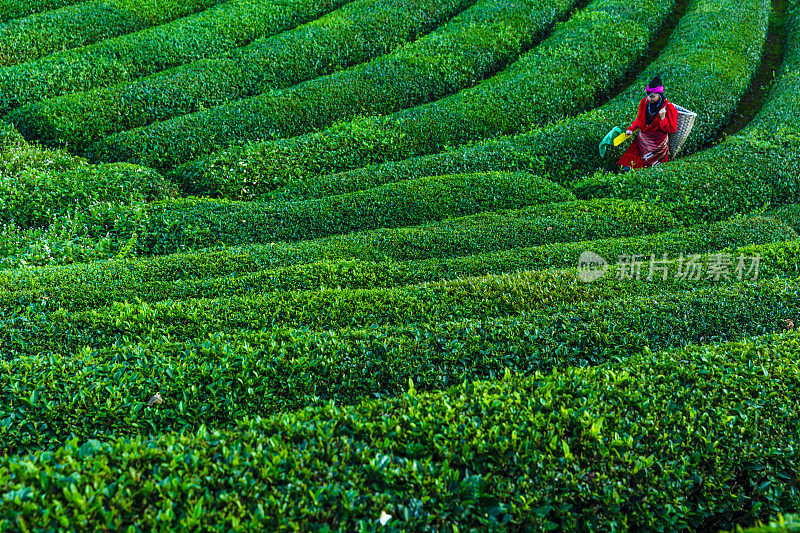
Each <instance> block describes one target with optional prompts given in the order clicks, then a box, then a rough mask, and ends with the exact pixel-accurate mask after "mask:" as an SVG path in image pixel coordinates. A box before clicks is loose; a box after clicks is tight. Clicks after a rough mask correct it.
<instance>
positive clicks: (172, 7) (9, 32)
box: [0, 0, 223, 66]
mask: <svg viewBox="0 0 800 533" xmlns="http://www.w3.org/2000/svg"><path fill="white" fill-rule="evenodd" d="M221 1H223V0H193V1H189V2H185V1H183V2H181V1H176V0H93V1H90V2H83V3H79V4H75V5H72V6H67V7H63V8H61V9H58V10H55V11H48V12H46V13H42V14H38V15H31V16H29V17H26V18H23V19H19V20H14V21H12V22H9V23H7V24H4V25H2V26H0V43H2V45H0V66H8V65H14V64H17V63H24V62H25V61H32V60H34V59H37V58H39V57H42V56H46V55H48V54H52V53H54V52H58V51H61V50H67V49H69V48H76V47H78V46H83V45H86V44H91V43H94V42H97V41H102V40H104V39H109V38H111V37H116V36H118V35H122V34H125V33H131V32H134V31H139V30H143V29H145V28H149V27H151V26H158V25H160V24H164V23H166V22H169V21H171V20H174V19H177V18H181V17H185V16H187V15H191V14H192V13H195V12H197V11H202V10H203V9H206V8H208V7H210V6H213V5H215V4H218V3H220V2H221Z"/></svg>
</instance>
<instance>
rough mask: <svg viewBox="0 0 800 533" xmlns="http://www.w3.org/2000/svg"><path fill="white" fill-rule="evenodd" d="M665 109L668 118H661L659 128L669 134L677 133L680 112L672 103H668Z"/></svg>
mask: <svg viewBox="0 0 800 533" xmlns="http://www.w3.org/2000/svg"><path fill="white" fill-rule="evenodd" d="M664 109H665V110H666V116H665V117H664V118H661V117H659V118H661V120H660V122H659V124H658V127H659V128H661V129H662V130H664V131H666V132H667V133H675V132H676V131H678V110H677V108H676V107H675V106H674V105H672V104H671V103H667V105H665V106H664Z"/></svg>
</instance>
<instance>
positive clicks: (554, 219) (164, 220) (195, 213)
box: [118, 190, 676, 259]
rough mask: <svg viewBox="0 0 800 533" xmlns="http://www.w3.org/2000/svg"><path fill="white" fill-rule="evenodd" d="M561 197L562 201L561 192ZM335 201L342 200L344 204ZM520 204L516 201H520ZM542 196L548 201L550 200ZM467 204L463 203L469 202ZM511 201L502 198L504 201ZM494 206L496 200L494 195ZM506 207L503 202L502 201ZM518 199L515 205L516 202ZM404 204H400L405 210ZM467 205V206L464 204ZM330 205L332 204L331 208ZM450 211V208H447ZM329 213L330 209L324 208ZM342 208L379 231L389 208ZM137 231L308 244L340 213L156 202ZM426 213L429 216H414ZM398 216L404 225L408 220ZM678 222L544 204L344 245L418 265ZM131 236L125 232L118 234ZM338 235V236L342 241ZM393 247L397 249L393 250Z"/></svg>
mask: <svg viewBox="0 0 800 533" xmlns="http://www.w3.org/2000/svg"><path fill="white" fill-rule="evenodd" d="M554 195H555V196H562V193H560V192H559V191H557V190H554ZM333 198H334V202H335V201H336V200H337V198H335V197H333ZM512 198H513V197H512ZM544 199H545V197H542V198H541V200H544ZM452 200H454V204H453V205H452V206H451V207H450V209H453V208H455V209H453V210H454V211H457V210H459V209H464V210H469V208H470V207H472V209H475V208H477V207H478V206H477V205H475V204H473V203H472V202H471V201H470V200H469V199H467V200H466V202H463V201H461V202H460V201H458V200H457V199H454V198H453V199H452ZM462 200H463V199H462ZM498 201H499V202H503V201H504V199H503V198H502V197H500V198H498ZM486 202H487V203H488V204H491V203H493V202H494V200H492V199H491V198H490V197H489V198H487V199H486ZM499 202H498V203H499ZM514 202H515V200H513V199H510V203H514ZM404 203H405V202H404V201H403V200H402V199H400V201H398V202H397V204H399V205H403V204H404ZM464 203H466V206H465V207H461V206H459V204H461V205H464ZM327 206H331V204H330V203H328V204H327ZM444 206H445V207H444V210H443V211H444V212H446V209H447V205H446V203H445V204H444ZM323 207H326V206H325V204H323ZM343 207H344V206H339V207H337V209H339V208H341V209H342V215H343V216H342V217H341V218H340V220H341V223H340V225H341V226H346V225H350V227H351V228H352V229H355V228H354V227H353V226H359V225H360V226H361V227H363V228H365V229H366V228H374V227H375V224H374V221H373V220H370V219H369V218H364V217H365V216H367V215H368V214H369V213H371V212H372V213H374V215H373V216H378V214H379V213H380V210H381V207H380V203H379V202H376V203H375V204H373V205H372V206H370V205H367V206H366V207H367V208H369V209H370V211H363V210H362V207H361V206H359V205H358V204H357V203H354V204H353V208H351V209H350V210H349V212H348V211H347V210H345V209H344V208H343ZM135 215H136V216H135V217H134V218H133V220H132V226H133V227H132V228H131V229H130V230H129V231H133V232H136V234H137V235H138V246H137V249H138V250H139V251H140V252H141V253H142V254H149V255H152V254H164V253H174V252H176V251H184V250H189V249H197V248H204V247H209V246H213V245H219V244H227V245H231V244H247V243H272V242H275V241H282V240H290V241H294V240H308V239H313V238H315V237H323V236H326V235H330V234H331V230H332V228H335V227H336V226H333V224H332V223H333V222H335V219H334V218H333V217H334V216H335V211H334V210H332V209H331V210H328V209H324V208H323V209H319V210H311V209H310V208H309V206H308V205H307V204H305V203H302V204H291V203H289V204H285V205H282V206H277V207H276V206H271V205H268V204H267V205H260V204H248V203H231V202H226V201H222V202H220V201H197V200H188V201H184V200H175V201H171V202H161V203H156V204H151V205H150V206H149V207H148V209H147V212H146V213H145V214H144V215H142V214H140V213H138V212H137V213H135ZM420 215H422V217H424V216H425V215H426V213H425V211H424V210H423V211H421V212H418V213H409V214H408V216H409V218H410V217H414V216H416V217H417V218H418V219H419V218H420ZM402 216H403V214H402V213H397V214H396V215H395V216H394V217H387V218H389V219H392V220H397V219H399V218H400V217H402ZM675 226H676V224H675V222H674V219H673V218H672V215H671V214H669V212H668V211H665V210H659V209H653V207H652V205H651V204H647V203H636V202H633V203H630V202H615V201H613V200H612V201H606V200H599V201H592V202H559V203H551V204H545V205H536V206H533V207H527V208H523V209H519V210H508V211H496V212H481V213H477V214H474V215H469V216H465V217H457V218H449V219H445V220H442V221H439V222H429V223H427V224H424V225H421V226H411V227H399V228H380V229H372V230H367V231H362V232H358V233H354V234H352V235H344V236H343V237H341V238H340V239H341V240H344V241H354V242H355V243H357V245H362V246H363V245H366V243H368V242H369V243H370V246H372V247H373V253H375V254H378V255H380V254H387V253H390V254H391V255H393V256H394V257H397V258H402V259H411V258H419V257H430V256H431V255H433V256H436V257H442V256H446V255H464V254H469V253H476V252H479V251H486V250H487V249H488V250H491V249H497V248H504V247H505V248H510V247H515V246H521V245H524V244H528V245H532V244H543V243H549V242H560V241H569V240H584V239H590V238H598V237H614V236H619V237H621V236H624V235H641V234H643V233H652V232H654V231H664V230H666V229H671V228H673V227H675ZM118 231H120V232H121V234H120V235H121V236H125V235H126V234H129V233H126V232H125V229H120V230H118ZM336 238H337V237H333V239H336ZM389 249H391V251H388V250H389Z"/></svg>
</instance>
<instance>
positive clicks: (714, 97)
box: [174, 0, 770, 199]
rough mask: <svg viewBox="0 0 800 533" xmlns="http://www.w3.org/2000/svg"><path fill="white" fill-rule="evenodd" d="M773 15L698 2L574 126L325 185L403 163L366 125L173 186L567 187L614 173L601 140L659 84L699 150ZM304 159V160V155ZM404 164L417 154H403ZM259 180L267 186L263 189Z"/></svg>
mask: <svg viewBox="0 0 800 533" xmlns="http://www.w3.org/2000/svg"><path fill="white" fill-rule="evenodd" d="M769 7H770V3H769V2H765V1H763V0H748V1H746V2H733V1H730V0H702V1H700V0H698V1H694V2H691V3H690V5H689V7H688V10H687V12H686V14H685V15H684V16H683V17H681V20H680V22H679V24H678V26H677V28H676V29H675V30H674V32H673V34H672V36H671V38H670V41H669V44H668V45H667V46H666V48H665V49H664V50H663V51H662V53H661V54H660V55H659V57H658V58H657V59H656V60H655V61H654V62H653V63H652V64H651V65H650V66H649V67H648V68H646V69H645V70H644V72H643V73H642V74H641V75H640V76H639V77H638V78H637V80H636V81H635V82H634V83H633V85H632V86H631V88H630V89H628V90H626V91H624V92H623V93H622V94H620V95H619V96H617V97H616V98H614V99H613V100H612V101H611V102H609V103H608V104H605V105H603V106H601V107H599V108H597V109H595V110H593V111H589V112H587V113H584V114H582V115H579V116H578V117H576V118H574V119H567V120H565V121H563V122H560V123H558V124H556V125H552V126H547V127H542V128H536V129H534V130H532V131H530V132H528V133H525V134H521V135H518V136H515V137H499V138H497V139H494V140H489V141H486V142H483V143H478V144H475V145H472V146H467V147H463V148H459V149H453V150H450V151H445V152H443V153H440V154H436V155H430V156H422V157H414V158H410V159H407V160H404V161H399V162H389V163H385V164H382V165H374V166H371V167H367V168H362V169H359V170H352V171H349V172H342V173H340V174H334V175H330V176H322V177H320V176H319V175H320V174H328V173H332V172H338V171H342V170H346V169H348V168H358V167H364V166H366V165H367V163H370V162H376V163H380V162H382V161H385V160H390V159H397V157H396V156H395V155H393V154H392V153H391V150H390V149H389V148H386V149H384V148H381V149H380V150H377V149H375V150H373V149H371V148H369V147H367V148H363V147H362V146H360V145H364V144H366V143H364V140H363V139H370V137H369V135H370V134H371V132H372V131H373V129H372V128H373V126H372V125H370V124H368V125H367V126H365V128H361V129H358V128H353V131H348V130H347V129H340V130H335V129H331V130H328V131H326V132H322V133H320V134H311V135H306V136H303V137H298V138H296V139H290V140H287V141H283V142H275V143H273V144H269V145H267V144H262V145H253V146H251V147H245V148H242V149H237V150H231V151H230V152H227V153H224V154H221V155H219V156H218V157H217V156H215V157H214V158H209V159H207V160H205V161H203V162H198V163H197V164H191V165H187V166H185V167H182V168H181V172H180V174H181V175H179V176H176V177H175V178H174V181H176V182H177V183H180V184H181V186H182V187H186V186H187V185H185V184H184V182H190V183H192V186H193V187H194V189H193V190H197V191H204V192H207V193H210V194H221V195H224V196H230V197H238V196H239V195H240V194H242V192H241V191H242V189H243V188H245V187H246V188H247V189H248V191H249V193H250V194H251V195H255V196H265V195H266V196H267V197H270V198H275V199H278V198H281V199H301V198H309V197H320V196H327V195H331V194H341V193H343V192H348V191H353V190H358V189H362V188H369V187H374V186H376V185H379V184H382V183H386V182H390V181H398V180H403V179H413V178H417V177H421V176H427V175H436V174H442V173H450V172H472V171H483V170H486V169H498V170H499V169H509V170H518V169H519V170H523V169H531V170H532V171H534V172H537V173H541V174H542V175H548V176H552V178H553V179H555V180H558V181H566V180H567V179H568V178H572V177H573V176H574V175H575V173H580V172H586V171H589V170H594V169H596V168H597V167H598V166H603V165H604V164H605V163H606V162H605V161H604V160H602V159H601V158H600V157H599V155H598V151H597V144H598V142H599V140H600V139H602V138H603V136H604V135H605V134H606V133H607V132H608V130H609V129H610V128H611V126H613V125H615V124H621V125H627V124H630V122H631V121H632V120H633V118H634V117H635V112H636V106H637V104H638V102H639V99H640V98H641V97H642V92H641V91H642V88H643V87H644V86H645V85H646V84H647V83H648V82H649V81H650V80H651V79H652V77H653V76H654V75H656V74H659V75H661V76H662V79H663V80H664V82H665V83H666V84H667V98H668V99H670V100H674V101H675V102H676V103H679V104H681V105H683V106H685V107H688V108H690V109H692V110H694V111H696V112H698V113H699V114H700V117H699V119H698V120H697V122H696V124H695V127H694V129H693V131H692V134H691V135H690V136H689V140H688V146H687V148H688V149H692V148H693V147H696V146H700V145H702V144H705V143H707V142H708V141H709V140H711V139H712V138H713V137H714V135H715V134H716V132H717V131H719V128H720V127H722V125H723V124H724V123H725V119H726V117H727V116H729V115H730V113H732V112H733V111H734V110H735V109H736V105H737V103H738V101H739V99H740V97H741V95H742V94H743V93H744V91H745V90H746V88H747V86H748V84H749V81H750V79H751V76H752V75H753V72H754V71H755V69H756V67H757V65H758V61H759V57H760V51H761V46H762V43H763V42H764V36H765V32H766V27H767V24H766V20H767V19H768V14H769ZM365 130H366V131H365ZM356 134H358V135H360V137H357V136H356ZM373 144H374V143H373ZM368 152H372V154H373V155H370V154H369V153H368ZM609 152H613V150H610V151H609ZM301 153H302V154H303V159H301V158H299V157H298V155H297V154H301ZM406 155H411V154H402V156H406ZM402 156H401V157H402ZM610 157H611V156H610V155H609V158H610ZM306 161H310V163H306ZM258 176H262V177H266V178H268V179H266V180H264V179H261V180H258ZM254 183H255V184H257V185H254Z"/></svg>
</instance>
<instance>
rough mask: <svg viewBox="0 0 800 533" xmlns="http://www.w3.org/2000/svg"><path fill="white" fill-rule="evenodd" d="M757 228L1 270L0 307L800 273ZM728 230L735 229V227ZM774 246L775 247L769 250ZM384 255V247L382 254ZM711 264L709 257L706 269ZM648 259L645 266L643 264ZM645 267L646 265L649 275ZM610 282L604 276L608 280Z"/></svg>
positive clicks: (263, 250) (302, 246)
mask: <svg viewBox="0 0 800 533" xmlns="http://www.w3.org/2000/svg"><path fill="white" fill-rule="evenodd" d="M750 222H751V223H752V224H754V225H755V226H756V227H757V228H760V229H761V231H748V232H738V231H734V232H732V233H729V232H728V231H727V229H728V227H729V225H728V223H727V222H725V223H722V224H715V225H713V226H711V227H705V226H698V227H693V228H689V229H680V230H673V231H667V232H663V233H657V234H652V235H644V236H640V237H621V238H611V239H598V240H594V241H579V242H573V243H554V244H546V245H541V246H531V247H516V248H511V249H504V250H502V251H494V252H484V253H478V254H472V255H465V256H461V257H444V258H442V257H434V258H431V259H422V260H408V261H396V260H394V258H393V257H392V255H391V251H390V249H389V250H387V252H386V254H385V255H384V256H383V257H381V258H380V259H379V258H378V257H377V256H376V253H375V249H374V247H371V246H363V247H362V246H358V245H354V243H355V242H356V241H354V240H352V239H349V240H348V238H347V237H345V238H334V239H321V240H318V241H304V242H299V243H293V244H289V243H281V244H278V243H276V244H275V245H270V246H264V245H250V246H246V247H240V248H237V249H230V248H226V249H225V250H220V251H214V252H197V253H191V254H176V255H171V256H159V257H152V258H143V259H136V260H129V259H126V260H115V261H108V262H103V263H91V264H85V265H75V266H69V267H63V268H50V269H37V270H16V271H9V270H6V271H0V288H2V289H3V292H2V293H0V303H2V304H3V305H8V306H13V305H16V304H18V303H19V302H20V301H29V302H34V301H47V302H48V303H49V305H52V306H57V307H61V308H64V309H68V310H78V309H85V308H90V307H98V306H103V305H108V304H111V303H113V302H115V301H144V302H156V301H159V300H165V299H174V300H182V299H186V298H221V297H225V296H242V295H245V294H251V293H268V292H272V291H281V290H319V289H326V288H350V289H369V288H378V287H384V288H389V287H397V286H401V285H409V284H415V283H422V282H431V281H442V280H447V279H457V278H460V277H467V276H483V275H488V274H492V273H494V274H498V273H510V272H515V271H519V270H533V269H546V268H560V269H565V268H570V267H574V266H576V265H577V262H578V258H579V256H580V255H581V253H582V252H584V251H587V250H590V251H594V252H595V253H597V254H599V255H601V256H602V257H604V258H606V260H607V261H608V262H609V264H610V265H611V266H612V267H614V266H615V265H614V263H615V261H616V260H617V259H618V258H619V257H620V256H623V255H633V254H636V255H642V256H652V257H656V258H661V257H662V256H663V254H667V255H668V256H669V257H671V258H677V257H678V256H679V254H683V255H684V256H686V257H688V256H690V255H694V254H708V253H711V252H726V253H730V254H732V255H733V254H735V255H736V256H738V255H745V256H748V257H753V256H755V255H756V254H761V256H762V261H761V272H762V274H763V275H764V276H766V277H776V276H788V277H795V276H798V275H800V271H798V259H797V258H798V253H800V243H798V242H797V234H796V233H795V232H794V231H793V230H791V229H790V228H788V227H787V226H786V225H784V224H781V223H780V222H776V221H771V220H762V219H751V220H750ZM735 226H736V225H734V229H735ZM772 243H774V244H772ZM379 251H380V250H379ZM711 260H712V258H711V257H710V256H706V257H705V258H704V259H703V261H704V263H705V264H708V263H709V262H710V261H711ZM645 262H646V261H645ZM646 269H647V266H645V270H646ZM609 275H610V274H609Z"/></svg>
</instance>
